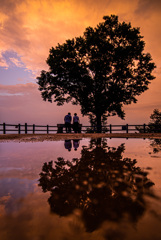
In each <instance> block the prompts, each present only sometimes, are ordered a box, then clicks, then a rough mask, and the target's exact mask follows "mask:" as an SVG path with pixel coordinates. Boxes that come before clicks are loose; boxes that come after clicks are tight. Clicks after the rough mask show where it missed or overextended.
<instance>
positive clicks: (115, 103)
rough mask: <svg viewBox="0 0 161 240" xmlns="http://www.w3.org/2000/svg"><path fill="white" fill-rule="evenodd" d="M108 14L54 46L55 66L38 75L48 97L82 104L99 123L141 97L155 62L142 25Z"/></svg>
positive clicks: (51, 57) (50, 59)
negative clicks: (148, 48)
mask: <svg viewBox="0 0 161 240" xmlns="http://www.w3.org/2000/svg"><path fill="white" fill-rule="evenodd" d="M103 20H104V21H103V22H101V23H99V24H98V25H97V26H96V27H95V28H92V27H88V28H86V30H85V32H84V34H83V36H80V37H76V38H73V39H71V40H67V41H66V42H65V43H63V44H58V45H57V46H56V47H52V48H51V49H50V53H49V57H48V59H47V64H48V65H49V71H48V72H47V71H44V70H43V71H42V72H41V75H40V76H39V77H37V79H38V82H37V83H38V85H39V90H40V91H41V94H42V98H43V100H45V101H46V100H48V101H49V102H52V101H54V102H57V105H63V104H64V103H65V102H67V103H68V102H70V101H71V102H72V104H80V106H81V112H82V114H83V115H88V116H90V117H91V119H93V118H94V119H95V122H96V123H97V125H99V126H100V125H101V119H102V118H103V117H105V116H106V117H107V116H110V115H116V114H117V115H118V116H119V117H121V118H122V119H124V117H125V112H124V110H123V105H125V104H126V105H127V104H131V103H132V102H133V103H136V102H137V98H136V97H137V96H138V95H140V94H141V93H142V92H144V91H145V90H147V89H148V84H149V83H150V81H151V80H153V79H154V76H153V75H152V74H151V73H152V71H153V69H154V68H155V64H154V63H153V62H152V59H151V55H150V54H149V53H144V47H145V42H144V41H143V37H142V36H141V35H140V31H139V28H132V27H131V24H130V23H125V22H122V23H120V22H119V21H118V16H115V15H111V16H105V17H103Z"/></svg>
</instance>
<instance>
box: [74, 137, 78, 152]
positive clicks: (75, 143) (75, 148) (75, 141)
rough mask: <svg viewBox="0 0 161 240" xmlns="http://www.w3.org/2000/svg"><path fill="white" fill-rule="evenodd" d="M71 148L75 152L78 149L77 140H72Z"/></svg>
mask: <svg viewBox="0 0 161 240" xmlns="http://www.w3.org/2000/svg"><path fill="white" fill-rule="evenodd" d="M73 147H74V150H75V151H77V148H78V147H79V140H78V139H73Z"/></svg>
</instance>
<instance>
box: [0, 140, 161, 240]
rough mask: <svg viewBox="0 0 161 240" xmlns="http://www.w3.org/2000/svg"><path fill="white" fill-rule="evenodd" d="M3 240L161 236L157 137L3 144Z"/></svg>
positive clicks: (160, 166) (0, 180)
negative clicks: (150, 138)
mask: <svg viewBox="0 0 161 240" xmlns="http://www.w3.org/2000/svg"><path fill="white" fill-rule="evenodd" d="M0 152H1V156H0V239H3V240H5V239H6V240H10V239H13V240H14V239H16V240H17V239H30V240H31V239H36V240H37V239H40V240H41V239H45V240H48V239H54V240H61V239H62V240H64V239H66V240H68V239H81V240H82V239H85V240H86V239H88V240H89V239H91V240H93V239H96V240H97V239H102V240H103V239H105V240H106V239H114V240H115V239H116V240H118V239H119V240H122V239H130V240H131V239H135V240H136V239H149V240H150V239H161V230H160V227H159V226H160V225H161V201H160V198H161V177H160V176H161V142H160V141H158V140H147V139H146V140H143V139H93V140H90V139H78V140H67V141H58V142H36V143H29V142H28V143H17V142H7V143H1V144H0Z"/></svg>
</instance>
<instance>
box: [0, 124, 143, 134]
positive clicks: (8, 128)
mask: <svg viewBox="0 0 161 240" xmlns="http://www.w3.org/2000/svg"><path fill="white" fill-rule="evenodd" d="M80 126H81V132H86V133H94V132H96V131H97V127H96V126H83V125H80ZM146 126H147V125H146V124H142V125H140V124H138V125H131V124H126V125H112V124H109V125H106V126H102V127H101V128H102V132H103V133H113V132H126V133H129V132H138V131H139V132H144V133H145V132H146ZM138 129H139V130H138ZM64 131H65V126H64V124H57V125H56V126H49V125H35V124H33V125H30V124H27V123H25V124H7V123H2V124H0V134H7V133H17V134H22V133H25V134H28V133H32V134H35V133H40V132H41V133H44V134H46V133H47V134H50V133H63V132H64Z"/></svg>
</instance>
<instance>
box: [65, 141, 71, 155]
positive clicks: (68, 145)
mask: <svg viewBox="0 0 161 240" xmlns="http://www.w3.org/2000/svg"><path fill="white" fill-rule="evenodd" d="M64 146H65V148H66V149H68V151H69V152H70V151H71V148H72V141H71V140H65V142H64Z"/></svg>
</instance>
